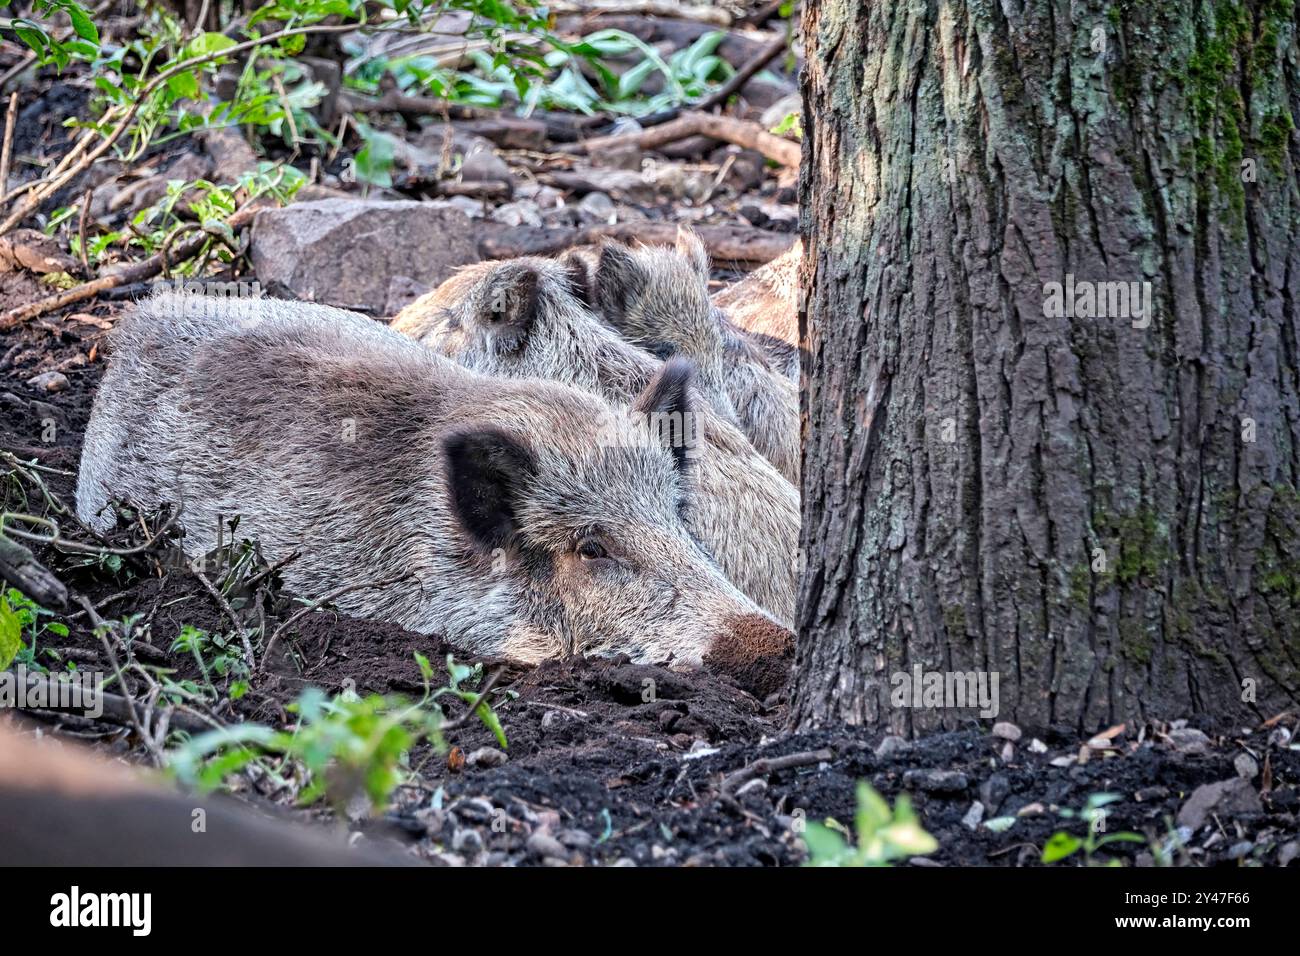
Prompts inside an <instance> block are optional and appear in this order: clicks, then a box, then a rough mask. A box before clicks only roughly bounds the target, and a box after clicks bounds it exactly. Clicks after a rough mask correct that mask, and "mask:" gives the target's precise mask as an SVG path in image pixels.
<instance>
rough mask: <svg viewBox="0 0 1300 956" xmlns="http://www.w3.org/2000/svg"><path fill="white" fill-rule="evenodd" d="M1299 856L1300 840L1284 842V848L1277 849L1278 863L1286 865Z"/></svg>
mask: <svg viewBox="0 0 1300 956" xmlns="http://www.w3.org/2000/svg"><path fill="white" fill-rule="evenodd" d="M1298 856H1300V840H1292V841H1291V842H1290V843H1284V844H1282V849H1280V850H1278V851H1277V865H1278V866H1286V865H1287V864H1288V863H1290V862H1291V861H1292V860H1294V859H1295V858H1296V857H1298Z"/></svg>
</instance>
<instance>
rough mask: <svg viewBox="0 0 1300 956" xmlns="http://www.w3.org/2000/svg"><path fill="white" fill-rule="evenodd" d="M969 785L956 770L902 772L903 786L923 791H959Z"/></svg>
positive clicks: (964, 776) (964, 777)
mask: <svg viewBox="0 0 1300 956" xmlns="http://www.w3.org/2000/svg"><path fill="white" fill-rule="evenodd" d="M968 785H969V781H968V780H967V779H966V775H965V774H964V773H961V772H960V771H958V770H909V771H907V772H906V773H905V774H903V786H904V787H907V788H908V789H910V790H921V791H924V792H925V793H961V792H963V791H964V790H965V789H966V787H967V786H968Z"/></svg>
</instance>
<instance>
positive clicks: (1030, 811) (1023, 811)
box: [1016, 803, 1046, 817]
mask: <svg viewBox="0 0 1300 956" xmlns="http://www.w3.org/2000/svg"><path fill="white" fill-rule="evenodd" d="M1045 812H1046V811H1045V809H1044V808H1043V805H1042V804H1041V803H1026V804H1025V805H1024V806H1023V807H1021V808H1020V809H1019V810H1017V811H1016V816H1018V817H1032V816H1037V815H1038V814H1040V813H1045Z"/></svg>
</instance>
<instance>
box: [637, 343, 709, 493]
mask: <svg viewBox="0 0 1300 956" xmlns="http://www.w3.org/2000/svg"><path fill="white" fill-rule="evenodd" d="M694 376H695V366H694V365H693V364H691V362H690V361H688V360H687V359H684V358H677V357H674V358H670V359H669V360H668V361H667V362H664V364H663V368H661V369H660V370H659V371H658V373H657V374H656V375H655V377H654V378H652V379H651V380H650V384H649V385H647V386H646V387H645V389H644V390H643V391H642V392H641V394H640V395H638V396H637V397H636V401H635V402H633V403H632V411H633V412H634V413H636V414H639V415H644V416H645V417H646V421H647V422H648V423H649V426H650V428H651V429H653V430H654V432H655V434H656V435H657V436H658V438H659V440H660V441H662V442H663V443H664V445H665V446H666V447H667V448H668V449H669V451H671V452H672V453H673V459H674V461H675V462H676V463H677V467H678V468H683V467H684V466H685V465H686V462H687V460H688V459H689V458H690V457H691V453H692V450H693V449H694V447H695V443H696V441H697V440H698V436H697V435H696V429H695V421H694V416H693V415H692V410H691V397H690V385H691V379H692V378H694Z"/></svg>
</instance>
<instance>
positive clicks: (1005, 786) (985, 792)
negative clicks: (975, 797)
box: [980, 773, 1011, 813]
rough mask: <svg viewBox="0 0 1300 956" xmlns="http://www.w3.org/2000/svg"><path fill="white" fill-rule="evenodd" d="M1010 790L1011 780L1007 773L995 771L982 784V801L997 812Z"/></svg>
mask: <svg viewBox="0 0 1300 956" xmlns="http://www.w3.org/2000/svg"><path fill="white" fill-rule="evenodd" d="M1010 792H1011V782H1010V780H1008V779H1007V775H1006V774H1005V773H995V774H993V775H991V776H990V777H989V778H988V779H987V780H985V781H984V782H983V783H981V784H980V802H981V803H983V804H984V806H986V807H988V808H989V810H991V811H993V812H995V813H996V812H997V809H998V808H999V807H1000V806H1002V801H1003V800H1005V799H1006V798H1007V794H1009V793H1010Z"/></svg>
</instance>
